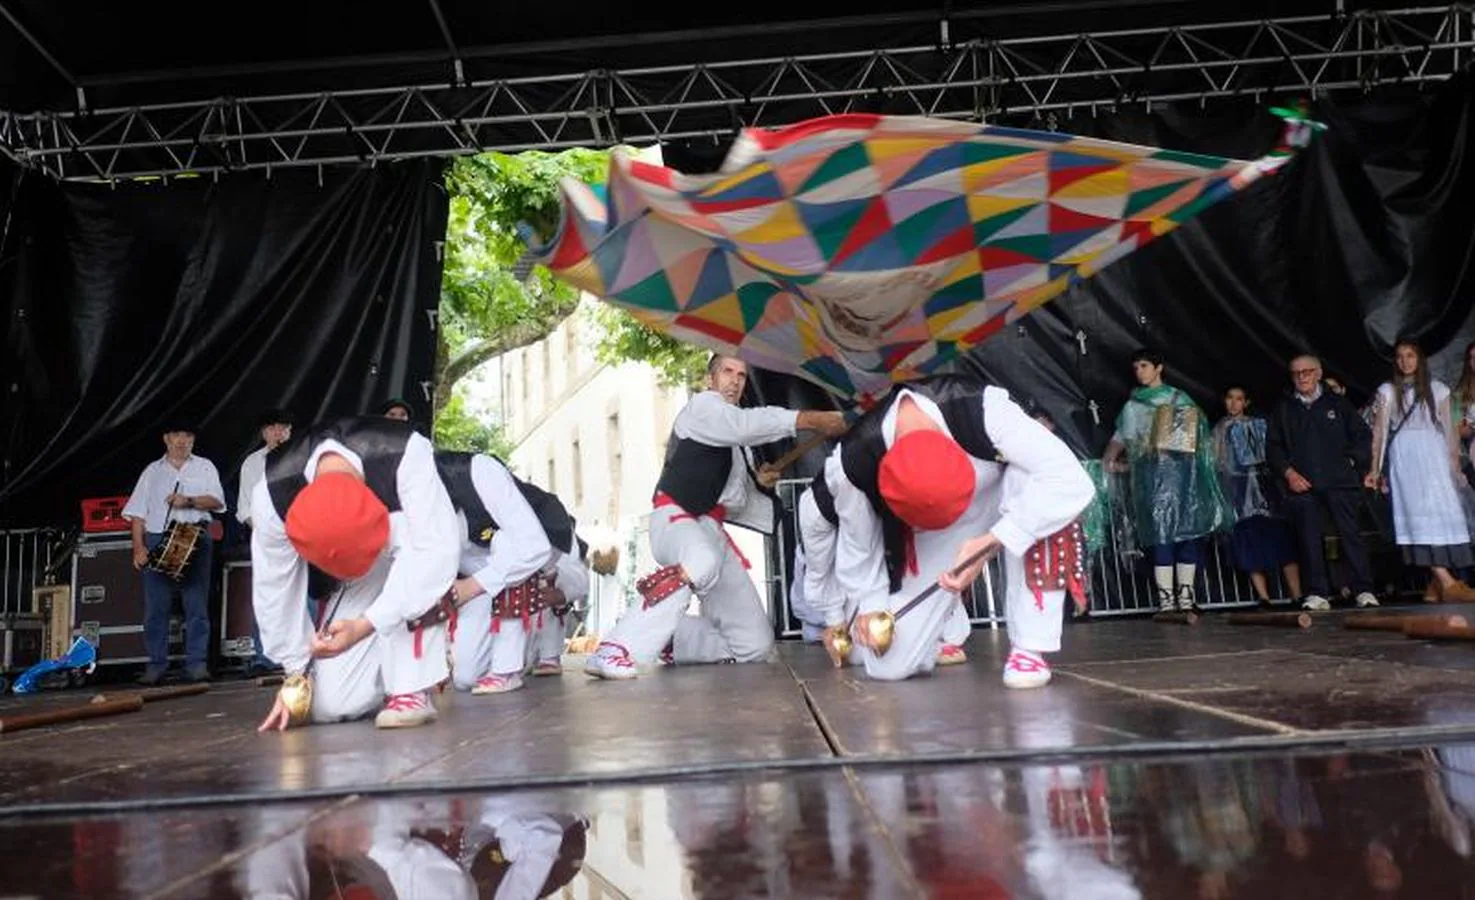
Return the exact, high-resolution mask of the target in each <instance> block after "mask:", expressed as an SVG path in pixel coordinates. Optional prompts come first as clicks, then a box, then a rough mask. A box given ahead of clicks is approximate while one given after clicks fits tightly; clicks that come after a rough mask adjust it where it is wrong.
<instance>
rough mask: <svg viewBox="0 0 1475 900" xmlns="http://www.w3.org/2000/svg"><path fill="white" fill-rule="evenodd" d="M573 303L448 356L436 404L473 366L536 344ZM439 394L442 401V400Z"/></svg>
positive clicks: (439, 381)
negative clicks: (453, 355)
mask: <svg viewBox="0 0 1475 900" xmlns="http://www.w3.org/2000/svg"><path fill="white" fill-rule="evenodd" d="M577 306H578V300H577V298H575V300H574V302H573V303H571V304H568V306H567V307H563V306H560V307H557V308H555V309H554V310H552V313H553V315H550V316H548V317H546V318H544V319H541V320H539V321H537V322H519V323H518V324H516V325H513V326H512V327H511V328H504V329H502V330H501V331H500V332H499V333H498V334H497V335H496V336H495V337H492V338H489V339H487V340H484V341H478V342H477V343H474V344H471V345H470V346H468V347H466V348H464V349H463V350H462V351H461V352H460V353H458V354H456V356H455V357H453V358H452V359H450V360H449V361H448V362H447V363H446V364H445V368H444V369H442V370H441V372H440V377H439V378H438V379H437V381H436V386H435V397H436V407H437V408H439V407H441V406H443V405H444V403H445V402H446V401H448V400H449V399H450V396H451V389H452V388H453V387H455V385H456V382H458V381H460V380H461V379H462V378H465V377H466V376H467V375H470V374H471V373H472V372H473V371H475V370H476V367H477V366H480V365H481V364H482V363H484V362H487V361H488V360H490V359H494V358H495V357H498V356H501V355H502V354H504V353H507V352H509V351H511V350H516V349H517V348H519V347H526V346H527V345H528V344H534V343H537V342H538V341H540V340H542V339H543V338H545V337H547V336H548V335H549V334H551V333H552V332H553V329H555V328H557V327H558V325H559V323H560V322H562V321H563V320H564V319H567V318H568V317H569V316H570V315H571V314H572V313H573V311H574V308H575V307H577ZM442 397H444V398H445V400H442V399H441V398H442Z"/></svg>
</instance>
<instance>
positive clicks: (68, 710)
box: [0, 694, 143, 734]
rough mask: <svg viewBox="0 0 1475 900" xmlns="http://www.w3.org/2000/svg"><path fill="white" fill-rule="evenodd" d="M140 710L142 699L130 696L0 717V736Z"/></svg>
mask: <svg viewBox="0 0 1475 900" xmlns="http://www.w3.org/2000/svg"><path fill="white" fill-rule="evenodd" d="M141 709H143V697H142V696H140V695H138V694H131V695H128V696H124V697H119V698H117V699H114V700H104V701H102V702H101V703H87V704H84V705H82V706H67V707H63V708H61V709H50V710H46V711H45V712H33V713H19V714H17V715H13V716H0V734H10V733H11V732H14V731H24V730H25V729H27V728H41V727H43V726H46V725H62V724H65V723H67V722H77V721H80V720H82V719H96V718H101V717H102V716H115V715H118V714H119V713H131V712H138V711H139V710H141Z"/></svg>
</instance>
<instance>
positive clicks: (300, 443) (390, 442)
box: [265, 416, 415, 599]
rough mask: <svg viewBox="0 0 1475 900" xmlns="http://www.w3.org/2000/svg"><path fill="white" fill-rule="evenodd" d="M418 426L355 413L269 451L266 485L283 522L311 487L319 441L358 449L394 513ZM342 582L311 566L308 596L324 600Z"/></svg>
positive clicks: (369, 478)
mask: <svg viewBox="0 0 1475 900" xmlns="http://www.w3.org/2000/svg"><path fill="white" fill-rule="evenodd" d="M414 433H415V429H414V428H413V427H411V426H410V425H409V423H407V422H400V421H397V420H395V419H384V418H380V417H379V416H355V417H350V418H344V419H337V420H335V421H331V422H323V423H319V424H317V425H314V426H313V427H312V428H310V429H308V430H307V431H304V432H302V433H300V434H294V435H292V438H291V440H289V441H287V442H286V443H285V444H282V445H281V446H280V447H278V448H277V449H275V450H273V451H271V452H270V453H268V454H267V455H266V476H265V477H266V489H267V492H268V493H269V494H270V495H271V505H272V506H273V507H275V508H276V511H277V515H278V516H280V517H281V519H282V521H283V522H286V521H287V510H288V509H289V508H291V506H292V501H293V500H296V499H297V495H298V494H300V493H302V489H303V488H305V487H307V476H306V475H304V474H303V472H304V471H305V470H306V469H307V460H308V459H309V458H310V457H311V456H312V451H313V449H314V448H315V447H317V445H318V444H320V443H322V442H323V441H326V440H335V441H337V442H338V443H340V444H342V445H343V446H345V447H347V448H348V449H350V450H352V451H353V452H354V453H357V454H358V455H359V459H360V460H362V461H363V464H364V483H365V484H367V485H368V487H369V490H371V491H373V492H374V496H375V497H378V498H379V502H380V503H383V504H384V505H385V507H387V508H388V509H389V511H390V512H395V511H396V510H398V509H399V508H400V502H399V464H400V460H402V459H404V457H405V447H406V446H407V445H408V444H409V442H410V435H412V434H414ZM337 586H338V580H337V579H335V578H333V577H332V576H331V575H329V574H327V573H326V572H324V571H322V570H321V569H319V568H318V567H317V566H314V565H311V564H309V566H308V569H307V594H308V596H309V597H314V598H317V599H323V598H325V597H327V596H328V595H329V594H330V593H332V591H333V590H334V588H336V587H337Z"/></svg>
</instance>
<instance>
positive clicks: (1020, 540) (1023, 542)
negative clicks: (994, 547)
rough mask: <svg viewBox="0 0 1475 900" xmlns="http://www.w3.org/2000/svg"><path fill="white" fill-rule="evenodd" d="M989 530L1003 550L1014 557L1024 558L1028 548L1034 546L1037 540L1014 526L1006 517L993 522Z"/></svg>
mask: <svg viewBox="0 0 1475 900" xmlns="http://www.w3.org/2000/svg"><path fill="white" fill-rule="evenodd" d="M991 530H992V531H993V533H994V537H996V538H998V539H999V543H1001V544H1003V545H1004V549H1005V550H1008V551H1009V552H1010V553H1012V554H1014V555H1015V556H1024V554H1025V553H1027V552H1028V551H1029V548H1030V547H1032V546H1034V544H1035V541H1036V540H1038V539H1037V538H1035V537H1032V536H1031V535H1030V534H1029V533H1028V532H1026V531H1025V530H1024V529H1022V528H1020V527H1019V526H1018V525H1015V524H1014V523H1013V522H1012V521H1010V520H1009V519H1008V518H1007V517H1005V518H1002V519H1000V520H999V521H997V522H995V523H994V527H993V528H992V529H991Z"/></svg>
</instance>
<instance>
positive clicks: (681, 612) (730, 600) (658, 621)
mask: <svg viewBox="0 0 1475 900" xmlns="http://www.w3.org/2000/svg"><path fill="white" fill-rule="evenodd" d="M747 380H748V367H747V364H746V363H744V362H743V361H742V360H740V359H737V358H735V357H730V356H714V357H712V360H711V362H710V363H709V364H708V366H707V390H705V391H702V392H701V393H699V394H697V395H696V396H695V397H693V398H692V399H691V401H690V402H689V403H687V404H686V406H685V407H684V408H683V409H682V410H681V412H680V413H678V414H677V416H676V421H675V422H674V423H673V424H672V427H671V443H670V448H669V451H668V455H667V458H666V465H665V468H664V469H663V470H662V472H661V478H660V481H659V482H657V484H656V495H655V510H654V511H653V512H652V513H651V517H650V550H651V555H652V556H653V557H655V561H656V563H657V564H658V565H660V566H663V567H664V568H661V569H659V570H657V571H656V572H655V573H654V574H652V575H649V576H647V577H645V578H643V579H641V581H640V582H639V584H638V585H637V587H638V589H639V592H640V594H641V598H642V599H641V602H640V604H639V605H637V606H634V607H632V608H631V609H629V610H628V611H627V612H626V613H625V615H624V616H623V617H622V618H621V619H620V621H619V622H617V623H616V624H615V627H614V628H613V629H612V630H611V631H610V633H609V634H608V635H607V636H606V637H605V639H604V640H603V641H602V642H601V643H600V645H599V646H598V648H596V650H595V652H594V653H593V654H592V655H591V656H590V657H589V662H588V664H587V665H586V667H585V671H586V672H588V673H589V674H590V675H594V676H597V677H600V678H613V679H624V678H634V677H635V676H636V674H637V668H636V667H637V665H639V664H648V663H651V662H654V661H655V659H656V657H657V655H658V654H660V653H661V652H662V650H663V649H666V650H668V651H669V658H670V660H671V661H673V662H677V663H715V662H724V661H732V662H759V661H762V660H764V659H766V658H767V657H768V653H769V651H770V650H771V649H772V647H773V627H772V626H771V625H770V624H769V621H768V616H767V614H766V613H764V611H763V606H762V604H761V603H760V602H759V600H758V592H757V590H755V589H754V587H753V582H752V580H751V579H750V578H749V577H748V573H747V571H746V569H747V567H748V563H747V560H745V559H744V558H743V556H742V554H741V553H739V552H738V551H737V548H736V546H735V545H734V544H733V542H732V539H731V538H730V537H729V536H728V535H727V532H726V531H724V530H723V524H724V523H725V522H727V521H731V522H733V523H734V524H737V525H743V526H745V527H748V528H753V529H755V530H758V531H762V532H764V533H771V532H772V531H773V525H774V514H773V499H772V498H771V497H770V496H768V494H766V493H763V492H762V491H760V490H758V487H759V485H758V483H757V476H755V475H754V474H753V466H752V461H751V460H750V459H749V457H748V455H747V448H748V447H749V446H752V445H756V444H765V443H769V442H772V441H777V440H780V439H782V438H787V437H793V436H794V434H795V433H796V432H797V431H799V430H802V429H809V430H814V431H818V432H820V433H822V434H826V435H829V436H832V437H833V436H838V435H839V434H842V433H843V432H844V431H845V427H846V426H845V419H844V416H843V415H842V414H841V413H838V412H816V411H806V412H795V411H794V410H790V409H782V408H779V407H775V406H764V407H758V408H755V409H740V408H739V407H738V400H739V399H740V398H741V397H742V393H743V387H744V385H746V384H747ZM774 474H775V475H776V473H774ZM769 477H773V476H769ZM693 595H695V596H696V597H697V599H698V600H700V601H701V606H702V614H701V615H700V616H688V615H686V614H685V613H686V607H687V605H688V604H689V603H690V601H691V599H692V596H693Z"/></svg>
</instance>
